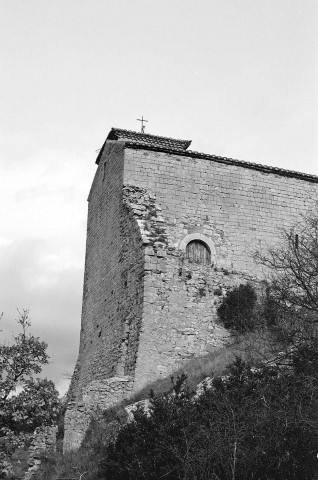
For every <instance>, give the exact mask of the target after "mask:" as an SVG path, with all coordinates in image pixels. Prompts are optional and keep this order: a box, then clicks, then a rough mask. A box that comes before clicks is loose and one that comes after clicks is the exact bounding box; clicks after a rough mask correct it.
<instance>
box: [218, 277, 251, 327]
mask: <svg viewBox="0 0 318 480" xmlns="http://www.w3.org/2000/svg"><path fill="white" fill-rule="evenodd" d="M256 300H257V295H256V293H255V289H254V288H253V287H252V285H250V284H248V283H247V284H241V285H239V286H238V287H235V288H233V290H230V291H229V292H227V294H226V295H225V297H224V299H223V302H222V303H221V305H220V306H219V307H218V309H217V313H218V316H219V318H220V319H221V320H222V322H223V323H224V326H225V327H226V328H230V329H233V330H236V331H237V332H240V333H243V332H246V331H252V330H253V329H254V327H255V321H254V319H253V312H254V307H255V304H256Z"/></svg>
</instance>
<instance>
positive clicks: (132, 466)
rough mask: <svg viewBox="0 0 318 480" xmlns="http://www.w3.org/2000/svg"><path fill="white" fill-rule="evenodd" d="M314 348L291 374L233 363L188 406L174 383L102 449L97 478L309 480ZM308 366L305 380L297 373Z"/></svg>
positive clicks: (317, 422)
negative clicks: (167, 392) (148, 410)
mask: <svg viewBox="0 0 318 480" xmlns="http://www.w3.org/2000/svg"><path fill="white" fill-rule="evenodd" d="M316 351H317V345H313V346H312V348H310V347H308V346H307V347H306V352H299V353H298V352H297V353H295V364H296V366H297V370H292V369H291V368H289V369H287V370H285V371H284V370H282V369H280V368H278V367H276V366H274V367H273V366H271V367H269V366H267V367H264V366H263V367H259V368H251V367H250V366H249V365H248V364H246V363H244V362H243V361H242V360H239V359H238V360H236V362H234V363H233V364H232V365H231V366H230V367H229V370H228V374H227V376H225V377H223V378H219V379H215V380H214V381H213V386H212V388H211V389H206V390H205V391H204V392H203V394H202V395H201V396H200V397H199V398H197V399H196V400H195V401H194V398H193V395H192V394H191V392H189V390H188V389H187V388H186V386H185V384H184V379H179V381H178V382H177V384H176V385H175V387H174V391H173V393H172V394H166V395H164V396H161V397H157V396H154V395H152V397H151V401H152V415H151V416H150V417H149V416H147V415H146V414H144V413H143V412H142V411H138V412H137V414H136V415H135V421H133V422H131V423H129V424H127V425H126V426H124V427H123V428H122V430H121V431H120V432H119V435H118V437H117V440H116V441H115V442H114V443H112V444H111V445H110V446H108V447H106V448H104V460H103V462H102V466H101V471H100V475H99V476H98V477H97V478H99V479H105V480H106V479H107V480H112V479H116V480H129V479H145V478H151V479H153V480H157V479H158V480H159V479H162V478H164V479H167V480H177V479H180V480H181V479H183V480H193V479H197V480H205V479H206V480H208V479H215V480H232V479H234V478H235V479H236V480H250V479H255V480H256V479H257V480H269V479H270V480H312V479H313V478H317V475H318V460H317V442H318V415H317V411H318V400H317V399H318V395H317V394H318V384H317V383H318V382H317V381H316V380H313V376H314V378H315V379H316V378H317V376H318V361H316V358H317V354H316ZM308 366H310V367H311V370H310V377H308V376H307V375H305V374H303V373H302V372H306V371H307V370H308Z"/></svg>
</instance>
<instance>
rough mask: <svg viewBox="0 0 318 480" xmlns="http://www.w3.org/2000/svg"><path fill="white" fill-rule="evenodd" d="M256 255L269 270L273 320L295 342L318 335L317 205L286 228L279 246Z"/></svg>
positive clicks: (268, 297)
mask: <svg viewBox="0 0 318 480" xmlns="http://www.w3.org/2000/svg"><path fill="white" fill-rule="evenodd" d="M255 259H256V261H257V262H258V263H260V264H262V265H264V266H265V267H266V269H267V271H268V272H269V276H268V289H267V293H268V295H267V301H268V305H269V306H270V307H271V308H270V314H271V320H272V323H274V324H276V326H277V327H278V330H279V331H280V333H282V332H283V333H284V335H285V338H288V341H289V342H292V343H294V344H295V343H297V342H298V341H300V342H303V341H304V340H305V341H307V340H308V339H309V338H312V336H313V335H314V336H316V335H317V327H318V209H317V211H315V212H311V213H310V214H308V215H307V216H304V217H302V219H301V221H300V222H299V223H298V224H297V225H295V226H294V227H293V228H291V229H290V230H283V244H282V245H281V246H280V247H278V248H272V249H270V250H269V251H268V252H267V253H266V254H265V255H264V254H260V253H257V254H256V255H255ZM287 333H288V335H287Z"/></svg>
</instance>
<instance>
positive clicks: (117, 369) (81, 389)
mask: <svg viewBox="0 0 318 480" xmlns="http://www.w3.org/2000/svg"><path fill="white" fill-rule="evenodd" d="M123 152H124V150H123V144H121V143H119V142H110V143H109V145H108V146H107V148H106V150H105V152H104V155H103V158H102V161H101V163H100V165H99V168H98V170H97V172H96V175H95V178H94V181H93V185H92V188H91V192H90V195H89V199H88V200H89V207H88V224H87V246H86V261H85V278H84V291H83V309H82V323H81V339H80V350H79V357H78V361H77V364H76V367H75V372H74V375H73V378H72V382H71V386H70V389H69V394H68V400H69V404H68V409H67V412H66V416H65V440H64V447H65V449H69V448H72V447H77V446H79V444H80V443H81V441H82V440H83V437H84V435H85V431H86V430H87V427H88V425H89V423H90V421H91V419H92V418H93V417H94V415H95V412H94V410H96V407H99V408H100V409H105V408H107V407H108V406H110V405H113V404H115V403H117V402H118V401H121V400H122V399H123V398H126V397H127V396H128V395H129V393H130V391H131V389H132V378H131V376H130V375H131V374H133V372H134V368H135V362H136V356H137V351H138V341H139V331H140V326H141V315H142V300H143V272H144V269H143V267H144V252H143V249H142V248H141V245H142V237H141V234H140V229H139V226H138V222H137V218H138V215H135V213H134V211H133V207H131V206H130V203H131V202H130V195H129V193H130V192H125V191H124V189H123V160H124V155H123ZM132 200H133V192H132Z"/></svg>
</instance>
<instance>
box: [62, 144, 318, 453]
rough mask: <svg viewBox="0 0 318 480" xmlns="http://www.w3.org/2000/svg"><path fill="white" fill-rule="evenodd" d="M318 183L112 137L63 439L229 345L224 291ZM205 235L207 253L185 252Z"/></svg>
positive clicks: (92, 223)
mask: <svg viewBox="0 0 318 480" xmlns="http://www.w3.org/2000/svg"><path fill="white" fill-rule="evenodd" d="M317 198H318V183H315V182H310V181H306V180H303V179H301V178H293V177H287V176H284V175H279V174H274V173H265V172H263V171H260V170H257V169H250V168H247V167H243V166H238V165H235V164H229V163H222V162H218V161H216V160H215V161H214V160H211V159H207V158H199V157H198V158H194V157H193V156H187V155H172V154H169V153H163V152H155V151H150V150H142V149H137V148H132V147H129V148H128V147H126V148H125V144H124V143H123V142H120V141H108V142H107V144H106V147H105V149H104V152H103V156H102V158H101V160H100V163H99V167H98V170H97V172H96V176H95V179H94V182H93V185H92V189H91V193H90V196H89V214H88V229H87V253H86V265H85V280H84V294H83V312H82V329H81V344H80V352H79V359H78V362H77V366H76V369H75V372H74V375H73V379H72V383H71V387H70V392H69V407H68V410H67V413H66V420H65V432H66V433H65V448H66V449H68V448H72V447H73V448H74V447H77V446H79V445H80V442H81V441H82V440H83V437H84V435H85V431H86V429H87V427H88V425H89V422H90V419H91V418H92V416H94V411H96V406H99V407H100V408H107V407H109V406H111V405H114V404H115V403H117V402H118V401H120V400H122V399H123V398H129V396H130V395H131V394H132V393H133V392H136V391H138V390H139V389H141V388H143V387H145V386H146V385H147V384H149V383H150V382H152V381H154V380H156V379H158V378H160V377H162V376H167V375H169V374H171V373H173V372H174V371H175V370H176V369H178V368H179V367H181V366H184V365H185V364H186V363H187V362H188V361H189V360H191V358H193V357H195V356H201V355H206V354H207V353H209V352H212V351H213V350H214V349H216V348H218V347H219V346H222V345H224V344H225V343H226V342H227V340H228V338H229V332H227V331H226V330H225V329H224V327H223V326H222V325H221V324H220V323H219V322H218V319H217V316H216V308H217V306H218V303H219V301H220V298H221V296H222V294H224V293H225V292H226V290H227V289H228V288H230V287H232V286H234V285H237V284H239V283H243V282H246V281H248V280H249V279H250V278H251V277H255V276H256V277H257V276H258V277H259V276H260V275H261V271H257V268H256V265H255V264H254V261H253V258H252V256H253V253H254V252H255V250H262V249H263V250H266V249H267V248H268V246H272V245H274V244H275V243H276V244H277V243H279V242H280V240H281V227H288V226H290V225H294V224H295V222H296V221H297V218H298V217H299V215H301V214H306V213H307V212H308V210H309V209H310V208H311V207H313V205H314V204H315V203H316V202H317ZM193 239H199V240H202V241H203V242H205V243H206V244H207V245H208V246H209V250H210V252H211V261H210V263H208V264H198V263H195V262H191V261H190V260H189V259H187V258H186V257H185V249H186V245H187V243H188V242H189V241H190V240H193Z"/></svg>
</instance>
